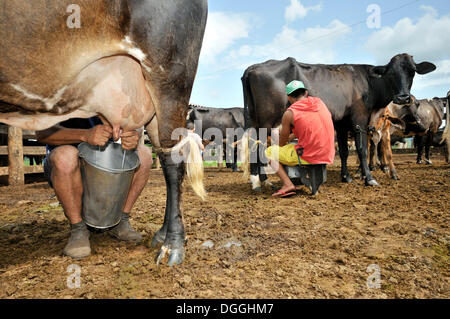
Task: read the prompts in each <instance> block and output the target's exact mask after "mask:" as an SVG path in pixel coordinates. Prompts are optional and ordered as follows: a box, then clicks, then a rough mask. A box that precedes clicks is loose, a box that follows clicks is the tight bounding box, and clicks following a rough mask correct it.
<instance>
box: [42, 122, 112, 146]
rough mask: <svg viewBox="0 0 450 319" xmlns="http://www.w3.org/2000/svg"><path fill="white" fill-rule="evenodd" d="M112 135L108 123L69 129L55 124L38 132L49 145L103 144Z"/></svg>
mask: <svg viewBox="0 0 450 319" xmlns="http://www.w3.org/2000/svg"><path fill="white" fill-rule="evenodd" d="M111 136H112V129H111V127H109V126H107V125H97V126H95V127H93V128H91V129H69V128H65V127H62V126H60V125H55V126H53V127H50V128H48V129H46V130H42V131H38V132H36V137H37V140H38V141H39V142H40V143H43V144H49V145H68V144H76V143H81V142H87V143H89V144H91V145H99V146H103V145H105V144H106V142H107V141H108V140H109V138H111Z"/></svg>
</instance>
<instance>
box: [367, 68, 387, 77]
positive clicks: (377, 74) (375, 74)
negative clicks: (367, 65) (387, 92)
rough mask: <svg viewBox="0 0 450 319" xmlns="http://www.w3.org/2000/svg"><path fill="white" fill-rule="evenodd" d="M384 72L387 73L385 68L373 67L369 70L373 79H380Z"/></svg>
mask: <svg viewBox="0 0 450 319" xmlns="http://www.w3.org/2000/svg"><path fill="white" fill-rule="evenodd" d="M386 71H387V67H386V66H374V67H373V68H371V69H370V75H371V76H373V77H374V78H380V77H381V76H383V75H384V74H385V73H386Z"/></svg>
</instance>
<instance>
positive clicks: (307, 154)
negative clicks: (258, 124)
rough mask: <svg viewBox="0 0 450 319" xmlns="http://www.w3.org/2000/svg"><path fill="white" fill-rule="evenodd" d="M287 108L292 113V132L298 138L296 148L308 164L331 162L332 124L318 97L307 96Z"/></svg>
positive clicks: (332, 146)
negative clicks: (300, 150) (301, 150)
mask: <svg viewBox="0 0 450 319" xmlns="http://www.w3.org/2000/svg"><path fill="white" fill-rule="evenodd" d="M288 110H291V112H292V114H293V115H294V127H293V128H292V131H293V133H294V134H295V136H296V137H297V138H298V144H297V146H296V149H297V150H298V149H301V148H302V149H303V155H302V156H301V157H302V158H303V159H304V160H305V161H307V162H308V163H310V164H333V160H334V155H335V149H334V126H333V119H332V117H331V113H330V111H329V110H328V108H327V107H326V105H325V104H324V103H323V102H322V100H321V99H320V98H317V97H308V98H306V99H303V100H301V101H299V102H297V103H294V104H293V105H292V106H291V107H290V108H289V109H288Z"/></svg>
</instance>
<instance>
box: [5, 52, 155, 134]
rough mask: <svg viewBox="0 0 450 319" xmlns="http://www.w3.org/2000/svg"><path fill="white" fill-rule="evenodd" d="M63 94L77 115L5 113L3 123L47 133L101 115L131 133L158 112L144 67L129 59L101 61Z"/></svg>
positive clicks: (83, 71)
mask: <svg viewBox="0 0 450 319" xmlns="http://www.w3.org/2000/svg"><path fill="white" fill-rule="evenodd" d="M61 90H62V91H63V93H62V94H61V101H64V103H66V105H71V107H70V109H73V111H71V112H69V113H65V114H60V115H57V114H48V113H39V114H27V115H24V114H20V113H18V112H16V113H4V114H0V122H4V123H6V124H9V125H12V126H17V127H21V128H24V129H31V130H43V129H46V128H48V127H51V126H53V125H55V124H57V123H59V122H61V121H64V120H67V119H69V118H74V117H84V118H86V117H90V116H93V115H96V114H99V115H101V116H102V117H103V118H104V119H106V121H107V122H109V124H110V125H111V126H112V127H113V128H115V130H116V131H118V130H119V128H121V129H123V130H125V131H128V130H133V129H136V128H139V127H142V126H144V125H145V124H147V123H148V122H149V121H150V119H151V117H152V116H153V115H154V112H155V111H154V104H153V101H152V100H151V98H150V95H149V91H148V89H147V84H146V81H145V78H144V76H143V74H142V69H141V65H140V64H139V63H138V62H137V61H136V60H134V59H133V58H131V57H129V56H113V57H107V58H103V59H100V60H97V61H96V62H94V63H92V64H90V65H89V66H87V67H86V68H84V69H83V70H82V71H81V72H80V73H79V74H78V76H77V77H76V78H75V79H74V80H73V81H72V83H70V84H69V85H67V86H65V87H64V88H61ZM61 101H60V103H59V105H61ZM57 104H58V103H57ZM74 105H76V107H74Z"/></svg>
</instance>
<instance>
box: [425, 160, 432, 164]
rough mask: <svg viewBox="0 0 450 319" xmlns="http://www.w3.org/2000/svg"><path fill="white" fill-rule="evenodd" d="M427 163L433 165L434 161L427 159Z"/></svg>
mask: <svg viewBox="0 0 450 319" xmlns="http://www.w3.org/2000/svg"><path fill="white" fill-rule="evenodd" d="M425 164H426V165H433V162H432V161H430V160H425Z"/></svg>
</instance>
